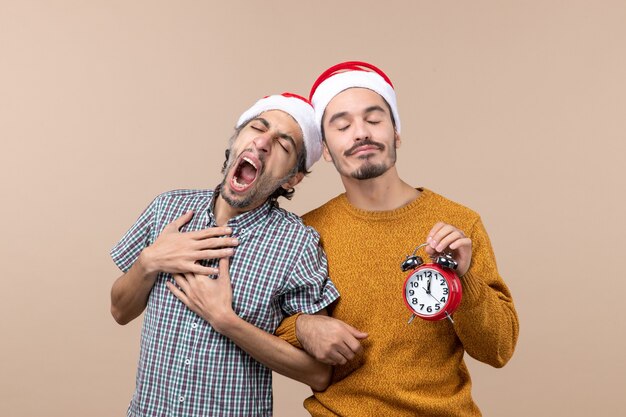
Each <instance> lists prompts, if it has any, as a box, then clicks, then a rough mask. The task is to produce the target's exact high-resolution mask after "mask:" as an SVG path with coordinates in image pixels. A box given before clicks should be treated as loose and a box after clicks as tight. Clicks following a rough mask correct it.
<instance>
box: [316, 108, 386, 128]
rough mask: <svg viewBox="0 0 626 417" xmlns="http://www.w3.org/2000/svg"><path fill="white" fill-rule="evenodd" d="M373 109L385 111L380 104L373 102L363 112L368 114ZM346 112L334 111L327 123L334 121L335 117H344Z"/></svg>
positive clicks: (373, 110)
mask: <svg viewBox="0 0 626 417" xmlns="http://www.w3.org/2000/svg"><path fill="white" fill-rule="evenodd" d="M375 111H380V112H383V113H385V109H383V108H382V107H381V106H379V105H377V104H375V105H373V106H369V107H368V108H366V109H365V111H363V114H368V113H372V112H375ZM347 114H348V112H346V111H342V112H339V113H335V114H333V115H332V116H331V118H330V119H329V120H328V124H331V123H332V122H334V121H335V120H337V119H341V118H342V117H345V116H346V115H347Z"/></svg>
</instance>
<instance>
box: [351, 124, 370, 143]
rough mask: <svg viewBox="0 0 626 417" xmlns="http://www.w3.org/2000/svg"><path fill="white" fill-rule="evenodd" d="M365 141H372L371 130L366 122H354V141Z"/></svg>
mask: <svg viewBox="0 0 626 417" xmlns="http://www.w3.org/2000/svg"><path fill="white" fill-rule="evenodd" d="M364 139H370V130H369V126H368V124H367V122H366V121H365V120H359V121H356V122H354V140H355V141H361V140H364Z"/></svg>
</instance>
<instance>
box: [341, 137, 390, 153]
mask: <svg viewBox="0 0 626 417" xmlns="http://www.w3.org/2000/svg"><path fill="white" fill-rule="evenodd" d="M363 146H375V147H377V148H378V149H379V150H381V151H382V150H383V149H385V145H383V144H382V143H378V142H374V141H373V140H371V139H363V140H362V141H360V142H358V143H355V144H354V146H352V147H351V148H350V149H348V150H347V151H345V152H344V153H343V155H344V156H350V155H352V154H354V153H355V152H357V151H358V150H359V148H361V147H363Z"/></svg>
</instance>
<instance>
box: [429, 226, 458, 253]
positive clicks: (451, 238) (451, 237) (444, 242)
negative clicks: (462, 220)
mask: <svg viewBox="0 0 626 417" xmlns="http://www.w3.org/2000/svg"><path fill="white" fill-rule="evenodd" d="M464 237H465V236H464V235H463V234H462V233H461V231H460V230H453V231H451V232H450V234H448V235H446V236H445V237H444V238H443V239H441V241H440V242H439V243H438V244H437V247H436V248H435V250H436V251H437V252H443V251H444V250H446V248H448V247H449V246H450V244H451V243H453V242H455V241H457V240H459V239H463V238H464Z"/></svg>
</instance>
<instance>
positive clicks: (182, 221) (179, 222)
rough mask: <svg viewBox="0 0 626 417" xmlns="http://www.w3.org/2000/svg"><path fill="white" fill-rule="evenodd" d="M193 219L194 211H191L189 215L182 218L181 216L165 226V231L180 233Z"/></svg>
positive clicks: (186, 214)
mask: <svg viewBox="0 0 626 417" xmlns="http://www.w3.org/2000/svg"><path fill="white" fill-rule="evenodd" d="M192 217H193V211H192V210H189V211H188V212H187V213H185V214H183V215H182V216H180V217H179V218H177V219H176V220H174V221H173V222H171V223H170V224H168V225H167V226H165V230H164V231H167V232H169V233H174V232H178V231H179V230H180V228H181V227H183V226H184V225H186V224H187V223H188V222H189V220H191V218H192Z"/></svg>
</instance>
